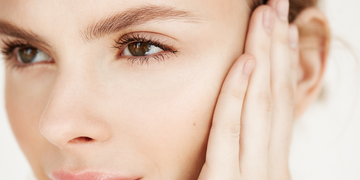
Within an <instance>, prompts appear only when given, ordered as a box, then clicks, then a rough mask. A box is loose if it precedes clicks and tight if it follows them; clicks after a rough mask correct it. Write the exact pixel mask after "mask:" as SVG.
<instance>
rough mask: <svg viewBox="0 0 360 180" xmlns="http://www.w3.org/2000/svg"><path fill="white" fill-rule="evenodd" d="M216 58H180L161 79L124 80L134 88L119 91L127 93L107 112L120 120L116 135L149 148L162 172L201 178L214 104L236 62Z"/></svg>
mask: <svg viewBox="0 0 360 180" xmlns="http://www.w3.org/2000/svg"><path fill="white" fill-rule="evenodd" d="M212 55H213V57H209V56H205V57H204V56H203V57H199V59H188V60H182V59H179V60H176V61H179V64H177V63H176V62H175V63H173V64H169V66H167V67H168V69H167V70H166V71H164V72H161V73H156V74H155V75H152V74H149V75H147V76H143V75H139V76H136V75H135V76H131V77H132V79H130V78H129V79H128V80H127V81H126V82H123V83H124V84H127V86H128V87H131V88H128V89H127V88H126V87H120V85H119V86H118V87H117V88H115V89H122V90H121V91H122V92H123V93H122V95H121V96H120V95H119V96H118V98H119V99H116V100H114V99H112V100H111V104H108V106H109V107H112V108H113V109H112V110H110V111H109V113H107V114H113V115H117V117H116V116H113V117H111V118H109V119H117V120H116V121H113V122H116V124H114V125H113V126H112V127H114V130H113V131H114V132H117V134H116V136H117V137H120V138H121V137H127V138H131V141H132V142H134V144H136V146H137V147H136V148H134V149H146V151H145V154H146V156H147V157H150V159H152V160H153V161H155V162H156V164H157V166H159V167H160V169H161V171H162V174H179V175H180V173H181V172H193V173H189V174H197V173H196V172H198V171H199V170H200V168H201V166H202V163H203V161H204V154H205V150H206V145H207V137H208V133H209V129H210V125H211V120H212V115H213V110H214V106H215V103H216V100H217V97H218V93H219V90H220V87H221V84H222V81H223V79H224V77H225V75H226V72H227V69H228V67H229V66H230V65H231V63H232V60H231V59H230V58H223V59H221V58H219V56H217V55H215V54H214V53H212ZM133 82H136V83H133ZM112 84H116V83H112ZM130 84H131V85H130ZM114 93H115V92H111V93H109V94H114ZM108 102H110V100H109V101H108ZM120 138H119V139H120ZM119 141H121V140H119ZM135 151H136V150H135ZM141 153H144V152H141ZM174 162H178V165H177V166H174ZM174 171H176V172H174ZM187 179H190V178H187Z"/></svg>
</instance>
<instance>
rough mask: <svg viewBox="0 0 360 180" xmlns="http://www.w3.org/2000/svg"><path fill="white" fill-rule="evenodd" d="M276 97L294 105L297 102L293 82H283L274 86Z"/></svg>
mask: <svg viewBox="0 0 360 180" xmlns="http://www.w3.org/2000/svg"><path fill="white" fill-rule="evenodd" d="M273 91H274V97H275V98H276V99H278V100H281V101H285V102H286V104H288V105H290V106H293V105H294V104H295V90H294V86H293V85H292V84H291V83H283V84H282V85H279V86H276V88H274V90H273Z"/></svg>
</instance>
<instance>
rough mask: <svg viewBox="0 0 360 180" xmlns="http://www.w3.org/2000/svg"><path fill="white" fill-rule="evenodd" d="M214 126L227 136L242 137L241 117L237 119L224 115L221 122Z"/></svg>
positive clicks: (218, 131) (217, 130)
mask: <svg viewBox="0 0 360 180" xmlns="http://www.w3.org/2000/svg"><path fill="white" fill-rule="evenodd" d="M213 128H214V129H215V131H216V132H217V133H219V134H223V135H225V136H226V137H230V138H231V139H232V138H235V139H238V138H239V137H240V119H239V120H235V121H234V119H232V118H229V117H223V118H222V120H221V122H217V123H214V124H213Z"/></svg>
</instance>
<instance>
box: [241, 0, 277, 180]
mask: <svg viewBox="0 0 360 180" xmlns="http://www.w3.org/2000/svg"><path fill="white" fill-rule="evenodd" d="M274 23H275V12H274V10H273V8H271V7H269V6H260V7H258V8H257V9H256V10H255V11H254V12H253V15H252V17H251V20H250V25H249V32H248V36H247V40H246V44H245V52H246V53H249V54H253V55H254V56H255V58H256V61H257V64H256V68H255V70H254V72H253V74H252V76H251V81H250V84H249V88H248V93H247V95H246V100H245V104H244V108H243V114H242V128H241V131H242V132H241V141H240V147H241V151H240V168H241V176H242V178H243V179H258V180H260V179H267V174H268V173H267V165H268V143H269V136H270V124H271V111H272V97H271V90H270V52H271V37H272V32H273V25H274Z"/></svg>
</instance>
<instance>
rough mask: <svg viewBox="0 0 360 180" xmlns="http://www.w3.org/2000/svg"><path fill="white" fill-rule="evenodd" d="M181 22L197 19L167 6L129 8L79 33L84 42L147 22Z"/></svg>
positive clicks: (193, 21)
mask: <svg viewBox="0 0 360 180" xmlns="http://www.w3.org/2000/svg"><path fill="white" fill-rule="evenodd" d="M167 20H182V21H184V22H188V23H197V22H198V21H199V18H198V17H196V16H195V15H193V14H192V13H190V12H188V11H182V10H176V9H175V8H173V7H169V6H154V5H152V6H142V7H138V8H131V9H128V10H126V11H124V12H121V13H118V14H115V15H112V16H109V17H107V18H104V19H101V20H100V21H98V22H95V23H92V24H91V25H90V26H88V27H87V28H86V29H85V31H83V32H81V35H82V37H83V39H84V40H85V41H86V42H90V41H92V40H95V39H98V38H101V37H104V36H106V35H110V34H113V33H117V32H119V31H121V30H123V29H125V28H129V27H131V26H138V25H141V24H145V23H147V22H149V21H167Z"/></svg>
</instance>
